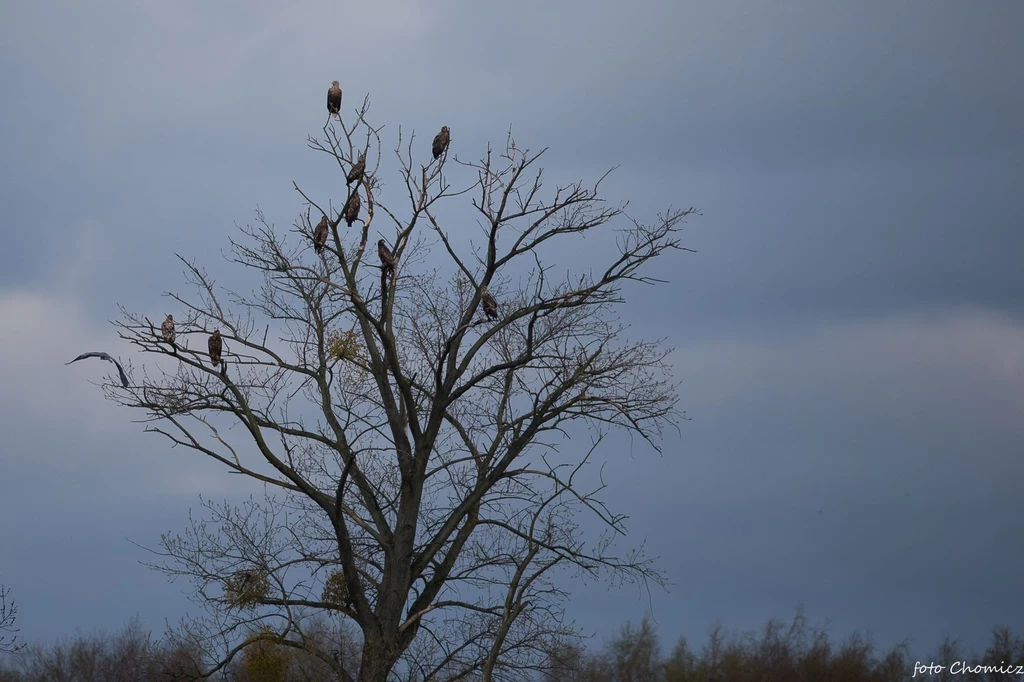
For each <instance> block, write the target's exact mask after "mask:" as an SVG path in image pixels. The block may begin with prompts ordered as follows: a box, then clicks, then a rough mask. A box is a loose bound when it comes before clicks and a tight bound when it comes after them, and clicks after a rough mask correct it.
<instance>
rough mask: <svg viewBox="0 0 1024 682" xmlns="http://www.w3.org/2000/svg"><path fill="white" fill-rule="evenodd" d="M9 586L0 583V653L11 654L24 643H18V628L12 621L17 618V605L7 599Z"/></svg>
mask: <svg viewBox="0 0 1024 682" xmlns="http://www.w3.org/2000/svg"><path fill="white" fill-rule="evenodd" d="M10 592H11V590H10V588H6V587H4V586H3V585H0V633H4V634H0V654H5V653H6V654H12V653H14V652H15V651H18V650H19V649H21V648H22V647H24V646H25V645H24V644H18V635H17V633H18V632H19V630H18V628H17V627H15V626H14V622H15V621H16V620H17V618H18V605H17V604H16V603H14V600H13V599H12V600H10V601H8V599H7V597H8V595H9V594H10Z"/></svg>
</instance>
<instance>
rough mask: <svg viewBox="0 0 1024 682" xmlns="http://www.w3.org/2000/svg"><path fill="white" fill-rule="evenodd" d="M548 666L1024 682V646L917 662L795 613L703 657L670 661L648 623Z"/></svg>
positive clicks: (642, 675) (729, 676)
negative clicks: (840, 637) (832, 633)
mask: <svg viewBox="0 0 1024 682" xmlns="http://www.w3.org/2000/svg"><path fill="white" fill-rule="evenodd" d="M551 664H552V665H551V670H550V671H549V672H548V673H546V674H545V675H544V677H543V678H542V679H543V680H544V682H904V681H905V680H910V679H914V680H927V681H928V682H939V681H941V682H949V681H958V682H993V681H994V680H1016V681H1017V682H1020V681H1022V680H1024V640H1022V639H1021V637H1020V636H1018V635H1017V634H1015V633H1014V632H1013V631H1012V630H1011V629H1010V628H1009V627H1005V626H1000V627H996V628H993V630H992V634H991V644H990V646H989V647H988V648H987V649H986V650H985V651H984V652H983V653H981V654H977V653H975V652H970V651H966V650H965V648H964V647H962V646H961V645H960V644H959V642H958V641H956V640H953V639H950V638H946V640H945V641H943V642H941V643H940V644H939V645H938V646H937V647H936V648H935V649H934V650H933V652H932V653H931V654H930V655H928V656H927V657H925V658H924V659H920V660H918V659H915V658H912V657H911V656H910V654H909V651H908V646H907V645H906V643H902V644H898V645H896V646H894V647H892V648H890V649H888V650H886V651H878V650H877V649H876V648H875V646H874V645H873V644H872V643H871V640H870V639H869V638H866V637H863V636H861V635H856V634H855V635H852V636H851V637H849V638H847V639H846V640H844V641H842V642H839V643H834V642H832V641H831V639H830V638H829V636H828V634H827V633H826V632H825V631H824V630H823V629H819V628H815V627H812V626H810V625H809V624H808V622H807V619H806V618H805V617H804V615H803V613H802V612H798V613H797V615H796V617H795V618H793V620H792V621H791V622H788V623H787V622H785V621H781V620H771V621H769V622H768V623H767V624H766V625H765V626H764V627H763V628H761V630H760V631H759V632H757V633H747V634H742V635H740V634H735V633H728V632H726V631H725V630H723V629H722V627H721V626H720V625H715V626H714V627H712V629H711V631H710V632H709V634H708V638H707V641H706V642H705V643H704V644H703V646H701V647H700V648H699V649H694V648H692V647H691V645H690V643H689V642H687V641H686V639H685V638H684V639H680V640H679V641H678V642H677V643H676V645H675V646H674V647H673V648H672V650H671V651H670V652H669V653H668V654H667V655H663V653H662V648H661V645H660V642H659V638H658V635H657V632H656V631H655V628H654V627H653V626H652V625H651V623H650V622H649V621H647V620H644V621H643V622H641V623H640V625H634V624H632V623H626V625H624V626H623V627H622V628H621V629H620V630H619V633H618V634H617V635H616V636H615V637H613V638H611V639H610V640H608V641H607V642H606V643H605V644H604V645H603V646H602V647H600V648H598V649H596V650H595V649H589V650H588V649H585V648H583V647H580V646H564V647H562V648H561V650H559V651H556V652H553V654H552V658H551ZM932 664H935V667H932V668H928V669H927V670H926V669H923V668H922V667H921V666H930V665H932ZM915 666H917V667H915ZM938 666H942V667H943V669H942V670H939V669H938ZM985 666H991V668H990V672H987V673H986V672H984V670H985ZM1017 666H1020V669H1017ZM996 669H998V670H996ZM915 670H916V671H917V675H916V676H914V672H915Z"/></svg>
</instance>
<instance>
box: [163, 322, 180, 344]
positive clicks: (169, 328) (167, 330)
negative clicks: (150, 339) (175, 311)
mask: <svg viewBox="0 0 1024 682" xmlns="http://www.w3.org/2000/svg"><path fill="white" fill-rule="evenodd" d="M160 335H161V336H162V337H163V338H164V341H165V342H167V343H169V344H171V345H172V346H173V345H174V339H175V337H176V336H177V334H176V333H175V331H174V317H173V316H172V315H168V316H167V319H166V320H164V323H163V324H161V325H160Z"/></svg>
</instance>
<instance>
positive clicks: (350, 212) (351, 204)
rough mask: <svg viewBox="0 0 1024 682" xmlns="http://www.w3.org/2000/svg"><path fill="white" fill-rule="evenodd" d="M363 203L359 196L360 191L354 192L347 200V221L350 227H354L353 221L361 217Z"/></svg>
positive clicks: (345, 211)
mask: <svg viewBox="0 0 1024 682" xmlns="http://www.w3.org/2000/svg"><path fill="white" fill-rule="evenodd" d="M361 203H362V199H360V198H359V192H358V191H356V192H352V196H350V197H349V198H348V201H346V202H345V210H344V211H343V213H344V215H345V222H346V223H348V226H349V227H352V223H354V222H355V221H356V218H358V217H359V206H360V204H361Z"/></svg>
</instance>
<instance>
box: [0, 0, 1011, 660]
mask: <svg viewBox="0 0 1024 682" xmlns="http://www.w3.org/2000/svg"><path fill="white" fill-rule="evenodd" d="M1022 31H1024V5H1022V4H1021V3H1020V2H1018V1H1017V0H989V1H988V2H982V3H979V2H963V1H962V0H958V1H949V0H906V1H904V2H891V1H882V0H870V1H866V2H849V1H844V2H840V1H838V0H802V1H793V2H785V3H781V2H755V1H754V0H747V1H745V2H738V1H731V0H713V1H712V0H701V1H699V2H689V1H684V2H653V1H650V0H648V1H637V2H632V3H611V2H595V1H593V0H564V1H560V2H540V1H539V0H534V1H529V0H528V1H525V2H519V3H503V4H502V5H501V6H498V5H497V4H494V3H482V2H470V1H454V0H448V1H444V0H442V1H440V2H419V1H415V0H400V1H391V2H375V3H367V2H360V3H356V2H347V1H335V2H296V3H289V4H288V5H287V7H286V6H285V5H283V4H281V3H273V2H267V1H264V0H257V1H255V2H253V1H251V0H250V1H247V2H224V3H206V2H195V1H191V0H189V1H183V2H174V3H167V2H150V1H149V0H146V1H143V2H127V1H124V2H111V1H101V2H91V3H81V2H73V1H71V0H55V1H54V2H50V3H27V2H20V3H13V2H12V3H4V4H3V5H2V6H0V57H2V61H3V65H4V68H3V69H2V71H0V92H2V93H3V96H2V97H0V173H2V178H0V179H2V182H0V208H2V220H3V223H4V229H3V237H4V245H3V249H2V250H0V264H2V267H0V320H2V326H0V350H2V353H0V398H2V401H3V404H4V406H5V407H4V408H3V410H2V411H0V431H2V433H3V434H4V445H3V449H2V451H0V452H2V454H0V457H2V459H0V581H2V582H3V583H4V584H6V585H8V586H9V587H11V589H12V591H13V595H14V596H15V597H16V598H17V600H18V602H19V605H20V609H21V612H20V619H19V623H20V625H21V626H22V635H23V636H24V637H25V638H26V639H30V640H40V639H42V640H46V639H49V638H52V637H55V636H60V635H63V634H68V633H72V632H74V630H75V629H76V628H82V629H86V630H89V629H92V628H95V627H103V628H107V629H112V628H115V627H118V626H119V625H120V624H122V623H123V622H124V621H125V620H126V619H127V618H129V617H130V616H132V615H134V614H136V613H138V614H139V615H140V616H141V617H142V619H143V621H144V622H145V623H146V624H148V625H150V626H152V627H154V628H157V629H160V628H161V626H162V623H163V619H164V618H165V617H169V618H171V619H174V618H176V617H177V616H178V615H180V614H181V613H183V612H184V611H185V610H186V609H188V608H189V604H188V603H187V601H186V600H185V599H184V597H183V592H184V590H185V587H186V586H185V585H182V584H167V583H166V582H165V579H164V577H163V576H162V575H160V574H157V573H154V572H151V571H148V570H147V569H145V568H143V567H142V566H140V565H139V563H138V562H139V561H140V560H143V559H145V554H144V553H143V552H142V551H141V550H139V549H138V548H137V547H135V546H134V545H133V544H131V543H130V542H129V541H128V540H129V539H130V540H131V541H134V542H137V543H140V544H142V545H148V546H155V545H156V543H157V541H158V538H159V535H160V533H162V532H165V531H177V530H179V529H182V528H183V527H184V523H185V520H186V514H187V511H188V509H189V507H195V506H196V504H197V501H198V496H199V495H200V494H202V495H204V496H207V497H212V498H215V499H216V498H218V497H222V496H225V495H226V496H237V495H241V494H244V493H245V492H246V491H247V490H248V489H247V488H246V487H245V486H244V485H242V484H241V483H240V482H239V481H237V480H236V479H235V478H234V477H230V476H227V475H226V474H225V473H224V472H223V471H221V470H219V469H218V467H216V466H215V465H214V464H213V463H207V462H205V461H203V460H201V459H200V458H199V457H198V455H195V454H192V453H186V452H182V451H180V450H174V451H172V450H170V449H169V448H168V447H167V446H166V445H165V443H164V442H162V441H160V440H159V439H157V438H155V437H147V436H145V435H144V434H142V433H141V430H142V427H141V426H140V425H139V424H136V423H132V422H131V420H132V419H134V418H137V417H138V415H136V414H132V413H129V412H127V411H125V410H123V409H118V408H116V407H115V406H113V405H111V404H108V403H106V402H104V400H103V399H102V396H101V393H100V390H99V389H98V388H97V387H96V386H95V385H93V384H92V383H90V380H97V379H98V378H99V376H100V375H102V373H103V372H104V371H106V370H107V367H106V366H103V365H102V363H101V364H100V365H99V366H97V365H95V364H94V365H86V364H84V363H82V364H78V365H75V366H73V367H65V366H64V365H63V363H64V362H65V361H67V360H68V359H70V358H72V357H74V355H75V354H77V353H78V352H80V351H82V350H93V349H106V350H108V351H109V352H111V353H114V354H116V355H120V356H121V357H122V358H127V357H129V356H130V354H131V351H130V349H129V348H128V347H126V346H120V345H119V344H118V342H117V341H116V334H115V332H114V330H113V328H112V327H111V326H110V325H109V324H108V323H107V320H109V319H112V318H114V317H116V314H117V309H116V304H117V303H123V304H125V305H127V306H128V307H130V308H132V309H136V310H144V311H149V313H148V314H149V315H150V317H151V318H154V319H156V318H158V317H160V316H162V315H163V314H164V313H165V312H167V311H166V310H165V308H166V307H167V301H166V299H165V298H162V297H161V294H162V292H164V291H167V290H169V289H179V288H181V283H182V281H181V273H180V267H179V265H178V263H177V262H176V260H175V259H174V256H173V254H174V253H175V252H178V253H182V254H183V255H187V256H190V257H194V258H195V259H197V260H198V261H199V262H200V263H203V264H205V265H206V266H208V267H209V268H210V269H211V270H213V271H216V270H217V268H223V267H224V266H223V264H222V261H221V252H222V251H223V250H224V249H225V248H226V246H227V240H228V237H229V236H230V235H231V234H232V231H233V229H234V225H235V223H245V222H247V221H249V220H251V218H252V215H253V210H254V209H255V207H256V206H259V207H260V208H261V209H262V210H263V211H264V212H265V213H266V214H267V216H268V219H269V220H271V221H273V222H275V223H277V224H278V225H282V226H286V225H289V224H290V223H291V222H292V220H293V219H294V217H295V215H296V214H297V213H298V212H299V210H300V209H301V205H300V200H299V197H298V196H297V195H296V193H295V192H294V191H293V190H292V189H291V182H292V180H296V181H298V182H300V184H304V185H306V186H309V187H312V188H314V189H315V190H317V191H320V192H322V193H324V194H326V193H327V191H328V189H329V188H330V187H332V186H334V185H332V183H335V184H336V182H337V177H336V176H335V175H331V174H330V170H331V168H330V164H329V163H327V160H326V159H325V158H323V157H321V156H318V155H316V154H315V153H313V152H311V151H309V150H307V149H306V146H305V137H306V135H307V134H309V133H315V132H317V131H319V129H320V127H321V126H322V125H323V122H324V118H325V106H324V99H325V91H326V88H327V86H328V85H329V84H330V81H331V80H333V79H339V80H340V81H341V82H342V85H343V87H344V89H345V93H346V94H345V97H346V99H345V102H346V106H351V105H352V104H353V103H354V102H356V101H357V100H359V99H361V97H362V95H363V94H364V93H367V92H369V93H370V94H371V96H372V100H373V111H374V115H375V120H376V121H378V122H381V123H385V124H387V126H388V127H387V129H386V131H388V133H387V134H392V135H393V134H394V133H396V132H397V128H398V126H399V125H402V126H403V128H404V129H406V130H408V129H416V130H417V131H419V134H420V136H421V141H422V142H423V143H424V144H425V143H426V140H428V139H429V137H430V136H432V135H433V133H434V132H435V131H436V130H437V129H438V128H439V127H440V126H441V125H445V124H446V125H449V126H451V128H452V137H453V148H454V149H455V150H456V151H457V152H458V154H459V155H460V156H462V157H464V158H474V157H477V156H479V155H480V154H481V153H482V152H483V150H484V149H485V146H486V143H487V141H488V140H491V141H494V142H497V143H501V142H503V140H504V135H505V132H506V131H507V129H508V127H509V125H510V124H511V125H512V126H513V129H514V132H515V134H516V137H517V139H519V140H520V141H521V142H523V143H525V144H528V145H530V146H531V147H533V148H539V147H542V146H549V147H551V150H550V152H549V155H550V156H549V158H548V160H547V168H548V177H550V178H552V179H553V180H554V179H563V180H567V181H571V180H575V179H578V178H581V177H582V178H588V179H589V178H596V177H597V176H599V175H600V174H601V173H602V172H603V171H604V170H605V169H606V168H608V167H610V166H613V165H616V164H618V165H620V168H619V170H618V171H617V172H616V173H615V174H614V175H613V176H612V177H611V178H610V179H609V181H608V183H607V187H606V188H607V191H608V194H609V195H610V196H611V197H613V198H622V199H630V200H631V205H630V210H631V212H632V213H634V214H636V215H638V216H640V217H645V216H652V215H653V214H654V213H655V212H656V211H658V210H662V209H664V208H665V207H666V206H667V205H668V204H674V205H676V206H681V205H687V206H688V205H694V206H697V207H699V208H701V209H702V210H703V213H704V216H703V217H702V218H698V219H696V220H693V221H691V222H690V223H689V224H688V226H687V228H686V232H685V233H684V242H685V244H686V245H687V246H689V247H691V248H694V249H696V250H697V251H698V252H697V253H696V254H680V255H679V256H677V257H673V258H671V259H668V260H665V261H664V262H660V263H658V264H657V266H656V270H657V272H658V274H659V275H660V276H663V277H665V278H667V279H669V280H670V283H669V284H668V285H666V286H663V287H661V288H659V289H655V290H651V291H635V292H633V293H634V294H636V296H635V297H634V299H633V304H632V305H631V306H630V309H629V314H628V316H627V319H628V321H629V322H630V323H631V325H632V329H633V331H634V332H636V333H638V334H643V335H645V336H651V337H665V338H666V339H667V342H668V343H669V344H670V345H671V346H673V347H674V348H675V350H674V352H673V362H674V364H675V368H676V378H677V379H678V380H679V382H680V390H681V396H682V406H683V407H684V408H685V409H686V410H687V411H688V413H689V416H690V417H691V420H690V421H687V422H685V423H683V424H682V425H681V428H680V431H679V433H678V434H676V433H670V434H669V435H668V436H667V439H666V441H665V443H664V455H663V456H662V457H658V456H656V455H654V454H652V453H650V452H648V451H646V450H643V449H642V448H634V450H633V452H632V453H631V454H630V453H629V452H628V450H627V449H626V448H618V449H615V448H613V449H611V450H609V451H607V452H606V453H605V456H606V457H607V458H608V459H609V460H610V461H609V465H608V469H606V474H607V475H609V477H610V478H611V479H612V486H611V490H610V492H609V494H608V499H609V502H610V503H611V504H612V505H613V506H614V507H615V508H616V509H618V510H621V511H624V512H626V513H628V514H629V515H630V516H631V521H630V527H631V529H632V531H633V533H634V539H635V540H640V539H643V538H646V540H647V546H648V548H649V549H650V551H651V552H652V553H654V554H658V555H660V556H661V557H662V565H663V566H664V568H665V569H666V571H667V573H668V575H669V578H670V580H672V582H673V583H675V584H674V586H673V587H672V589H671V591H670V592H668V593H662V592H657V591H656V592H654V594H653V597H652V599H651V601H650V602H649V601H648V600H647V598H646V596H644V597H638V596H637V594H636V593H635V592H632V591H619V592H607V591H606V589H605V588H604V587H602V586H589V587H587V588H583V589H580V590H578V591H577V598H576V599H574V600H573V602H572V603H571V604H570V613H572V614H573V615H575V616H576V617H578V619H579V620H580V622H581V623H582V624H584V625H586V626H587V627H589V628H590V629H592V630H594V631H596V632H597V633H598V634H599V636H605V635H607V634H609V633H610V632H612V631H613V630H614V629H615V628H616V627H617V626H618V624H619V623H620V622H621V621H623V620H624V619H626V618H633V619H638V618H640V617H642V616H643V614H644V613H645V612H646V611H648V610H649V609H651V608H652V607H653V615H654V617H655V618H656V619H657V620H658V622H659V624H660V626H661V632H662V635H663V637H664V638H665V639H666V640H672V639H674V638H675V637H677V636H679V635H686V636H688V637H690V638H693V639H696V640H702V639H703V635H704V633H705V632H706V631H707V628H708V626H709V625H710V624H711V622H712V621H713V620H715V619H721V620H722V622H723V623H724V625H726V626H727V627H731V628H737V629H741V630H745V629H752V628H756V627H758V626H760V625H761V624H762V623H763V622H764V621H765V620H766V619H767V618H769V617H772V616H782V617H788V616H790V615H791V614H792V613H793V611H794V609H795V608H796V606H797V605H798V604H803V605H804V606H805V608H806V612H807V615H808V616H809V617H810V618H811V620H812V621H815V622H819V623H824V622H826V621H827V622H829V623H831V625H832V627H831V629H832V631H833V632H834V633H836V634H837V635H839V636H842V635H844V634H846V633H848V632H850V631H852V630H859V631H862V632H863V631H870V632H872V633H874V634H875V636H876V638H877V639H878V641H879V642H880V643H885V644H888V643H891V642H893V641H895V640H897V639H899V638H902V637H904V636H908V637H911V638H913V642H914V644H915V646H920V647H924V648H930V647H932V646H933V645H934V644H935V643H937V642H938V640H939V639H940V638H941V637H942V636H943V635H946V634H950V635H954V636H961V637H963V638H964V639H965V641H967V642H968V643H971V644H976V645H977V644H983V643H984V641H985V639H986V636H987V631H988V628H989V627H990V626H992V625H995V624H999V623H1006V624H1010V625H1013V626H1015V627H1016V628H1018V629H1024V615H1022V614H1024V593H1022V592H1021V590H1020V580H1019V566H1020V565H1021V561H1022V559H1024V546H1022V544H1021V533H1022V530H1024V496H1022V494H1021V490H1022V481H1024V268H1022V267H1021V258H1022V254H1024V222H1022V217H1021V216H1024V162H1022V159H1024V129H1022V122H1024V70H1022V69H1021V66H1022V65H1024V41H1022V40H1020V36H1021V34H1022ZM392 170H393V169H389V168H385V170H384V175H385V177H387V176H388V173H389V171H392ZM391 177H392V178H394V176H391ZM587 248H588V249H593V251H590V250H584V251H582V252H580V253H578V254H576V257H577V258H579V259H580V262H583V261H584V260H586V259H587V258H589V257H591V256H592V257H594V258H598V257H600V255H601V248H602V247H601V244H600V243H598V244H594V245H592V246H590V247H587ZM818 509H821V513H818ZM669 643H670V642H668V641H667V642H666V644H669Z"/></svg>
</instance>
